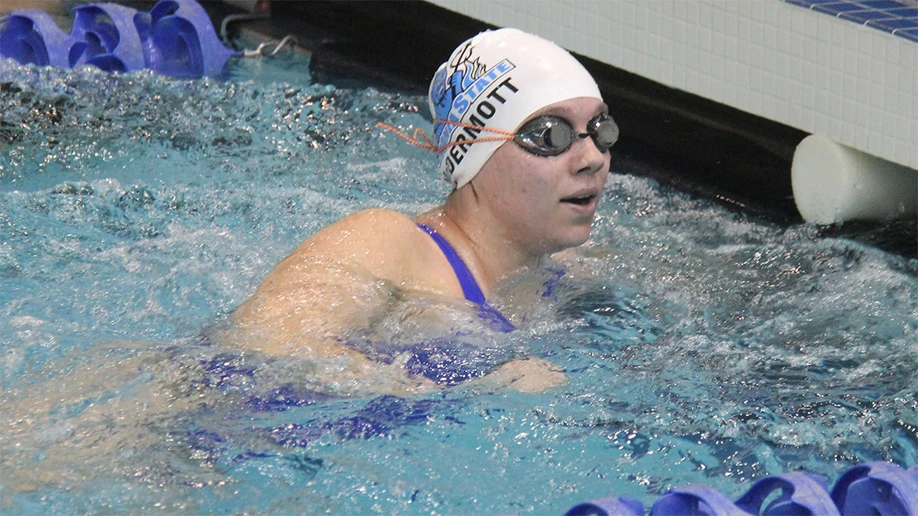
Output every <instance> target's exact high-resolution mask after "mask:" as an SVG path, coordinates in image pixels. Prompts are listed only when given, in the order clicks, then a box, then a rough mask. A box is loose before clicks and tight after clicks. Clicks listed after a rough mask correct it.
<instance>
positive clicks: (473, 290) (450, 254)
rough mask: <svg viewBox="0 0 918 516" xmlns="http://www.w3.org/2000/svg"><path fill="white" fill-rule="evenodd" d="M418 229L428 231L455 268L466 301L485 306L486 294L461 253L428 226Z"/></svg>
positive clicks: (422, 225) (421, 225)
mask: <svg viewBox="0 0 918 516" xmlns="http://www.w3.org/2000/svg"><path fill="white" fill-rule="evenodd" d="M418 227H419V228H421V229H423V230H424V231H426V232H427V234H428V235H430V238H433V239H434V242H436V243H437V245H438V246H440V250H441V251H443V254H444V255H445V256H446V260H447V261H449V264H450V265H451V266H452V267H453V271H455V272H456V279H458V280H459V285H460V286H462V294H463V295H464V296H465V299H467V300H468V301H471V302H472V303H475V304H478V305H483V304H485V296H484V292H482V291H481V287H479V286H478V282H477V281H475V276H472V271H470V270H469V268H468V266H466V265H465V262H463V261H462V258H460V257H459V253H457V252H456V250H455V249H453V246H451V245H450V244H449V242H447V241H446V239H445V238H443V236H442V235H441V234H440V233H437V232H436V231H435V230H434V229H433V228H432V227H430V226H428V225H426V224H418Z"/></svg>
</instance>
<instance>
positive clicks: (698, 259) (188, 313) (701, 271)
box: [0, 54, 918, 514]
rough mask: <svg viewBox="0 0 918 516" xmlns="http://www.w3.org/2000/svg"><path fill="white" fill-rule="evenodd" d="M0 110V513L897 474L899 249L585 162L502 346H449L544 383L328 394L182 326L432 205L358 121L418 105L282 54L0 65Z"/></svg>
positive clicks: (489, 339)
mask: <svg viewBox="0 0 918 516" xmlns="http://www.w3.org/2000/svg"><path fill="white" fill-rule="evenodd" d="M254 77H257V79H253V78H254ZM0 104H2V111H0V113H2V114H0V349H2V359H0V371H2V374H0V388H2V392H0V418H2V427H0V451H2V453H0V512H2V513H32V514H45V513H51V512H54V513H97V512H113V511H123V512H132V513H134V512H162V511H165V512H167V513H171V512H196V513H197V512H209V513H232V514H238V513H244V512H259V513H260V512H281V513H284V512H288V513H290V512H297V513H300V512H308V513H313V512H315V513H318V512H341V511H352V512H357V513H385V514H390V513H407V514H411V513H435V514H457V513H482V514H506V513H530V512H533V513H562V512H563V511H565V510H566V509H568V508H569V507H571V506H572V505H574V504H575V503H577V502H580V501H583V500H589V499H593V498H598V497H604V496H610V495H613V494H614V495H617V496H630V497H635V498H639V499H641V500H643V501H644V502H645V506H647V505H649V504H648V502H649V501H651V500H652V499H653V498H655V497H656V496H657V495H659V494H661V493H662V492H665V491H666V490H667V489H669V488H671V487H675V486H680V485H684V484H687V483H704V484H707V485H712V486H714V487H717V488H718V489H720V490H721V491H722V492H724V493H725V494H728V495H730V496H732V497H736V496H738V495H739V494H741V493H743V492H744V491H745V490H746V489H747V488H748V487H749V486H750V485H751V483H752V481H753V480H754V479H757V478H761V477H763V476H765V475H767V474H772V473H783V472H787V471H791V470H797V469H801V468H806V469H808V470H810V471H813V472H816V473H820V474H823V475H825V476H827V477H828V478H829V479H830V481H831V480H834V479H835V478H837V476H838V475H839V474H840V473H841V472H842V471H844V470H845V469H847V468H848V467H850V466H852V465H855V464H859V463H862V462H865V461H869V460H892V461H895V462H897V463H898V464H899V465H901V466H904V467H911V466H914V465H916V464H918V459H916V457H918V453H916V452H918V374H916V371H918V338H916V330H918V260H914V259H908V258H903V257H901V256H898V255H893V254H887V253H884V252H882V251H880V250H877V249H874V248H871V247H867V246H864V245H862V244H858V243H855V242H852V241H848V240H844V239H837V238H826V237H823V236H820V232H819V231H818V229H817V228H815V227H812V226H807V225H794V226H789V227H787V226H779V225H775V224H772V223H769V222H767V221H762V220H757V219H755V218H753V217H751V216H749V215H745V214H742V213H737V212H733V211H728V210H726V209H724V208H723V207H721V206H719V205H717V204H714V203H712V202H710V201H707V200H704V199H697V198H693V197H690V196H687V195H685V194H683V193H680V192H677V191H674V190H671V189H669V188H666V187H663V186H661V185H659V184H657V183H656V182H654V181H652V180H649V179H646V178H640V177H632V176H627V175H623V174H618V173H615V172H616V170H615V163H614V155H613V174H612V175H611V176H610V179H609V184H608V186H607V188H606V192H605V195H604V199H603V203H602V205H601V207H600V211H599V215H598V218H597V221H596V225H595V233H594V239H593V240H592V242H591V243H590V244H588V246H587V247H586V248H585V249H584V250H583V251H584V252H583V253H582V256H581V257H580V258H579V259H577V261H576V263H575V265H574V269H575V270H576V271H577V273H576V274H572V275H570V276H569V277H568V278H567V279H565V280H564V281H563V282H562V284H561V286H560V288H559V289H558V291H557V292H556V294H555V295H554V296H553V297H552V298H550V299H545V300H543V302H542V303H541V304H539V305H538V306H537V307H536V308H535V309H534V310H533V312H532V314H531V316H530V320H529V321H528V323H526V324H525V325H524V326H523V327H522V328H521V329H520V330H519V331H517V332H514V333H512V334H510V335H506V336H494V335H490V334H474V333H473V334H471V335H466V336H464V337H462V339H464V341H465V342H466V343H468V342H471V343H473V344H476V345H481V346H482V347H483V348H486V349H490V348H494V349H512V350H513V351H514V352H518V353H526V354H534V355H538V356H542V357H544V358H546V359H547V360H550V361H552V362H553V363H555V364H558V365H560V366H562V367H563V368H564V369H565V371H566V374H567V377H568V383H567V384H566V385H565V386H563V387H560V388H558V389H554V390H551V391H549V392H546V393H543V394H521V393H516V392H512V391H491V390H488V389H482V388H476V387H474V386H459V387H457V388H453V389H450V390H446V391H442V392H438V393H434V394H428V395H421V396H416V397H413V398H396V397H390V396H376V397H352V398H341V397H337V396H331V395H329V394H328V393H327V392H325V391H323V390H322V389H320V388H318V385H319V384H320V383H321V379H322V373H323V371H324V370H323V369H322V367H326V366H323V365H317V364H310V363H305V362H301V361H296V360H282V359H275V360H268V359H264V358H261V357H258V356H254V355H243V354H239V353H236V352H233V351H232V350H228V349H222V348H220V347H219V346H216V345H215V346H202V345H200V344H199V343H197V342H196V340H195V337H196V335H198V333H199V332H200V331H201V329H202V328H205V327H207V326H208V325H211V324H213V323H214V322H215V321H219V320H220V319H221V318H222V317H223V316H225V315H226V314H227V313H229V312H230V311H231V310H232V309H233V308H234V307H235V306H237V305H238V304H239V303H241V302H242V301H243V300H244V299H246V298H247V297H248V296H249V295H251V293H252V292H253V291H254V289H255V287H256V286H257V285H258V284H259V283H260V281H261V279H262V278H264V276H265V275H266V274H267V273H268V272H269V271H270V270H271V268H272V267H273V265H274V264H275V263H276V262H277V261H278V260H280V259H281V258H282V257H283V256H285V255H286V254H287V253H289V252H290V251H291V250H292V249H293V248H294V247H295V246H296V245H297V244H298V243H299V242H300V241H301V240H302V239H303V238H305V237H306V236H308V235H309V234H311V233H312V232H314V231H316V230H317V229H318V228H320V227H322V226H324V225H326V224H328V223H329V222H331V221H333V220H336V219H337V218H339V217H341V216H343V215H345V214H347V213H351V212H353V211H355V210H359V209H363V208H370V207H380V206H385V207H389V208H393V209H397V210H401V211H403V212H405V213H417V212H420V211H423V210H425V209H427V208H429V207H430V206H432V205H434V204H436V203H438V202H440V201H441V200H442V199H443V197H444V196H445V195H446V193H447V192H448V185H446V184H445V183H444V182H442V181H441V180H439V179H438V178H437V176H436V174H435V172H434V170H433V162H432V157H431V156H429V155H427V154H426V152H425V151H422V150H418V149H414V148H412V147H410V146H408V145H405V144H404V143H402V142H401V141H400V140H398V139H397V138H394V137H393V136H391V135H390V134H386V133H382V132H381V131H380V130H378V129H377V128H376V127H375V124H376V122H378V121H384V122H387V123H391V124H396V125H401V126H406V127H407V126H409V125H412V124H414V125H423V126H425V127H426V124H427V122H425V120H424V118H423V116H422V115H421V114H420V113H422V112H423V111H424V110H425V109H426V108H425V101H424V99H423V98H421V97H417V96H413V95H408V94H399V93H391V92H390V93H383V92H379V91H375V90H373V89H370V88H366V89H344V88H335V87H334V86H326V85H315V84H311V83H310V78H309V72H308V62H307V61H306V60H304V59H302V58H298V57H296V56H294V55H292V54H287V55H284V56H282V57H280V58H278V59H274V60H247V61H236V62H233V64H232V69H231V73H230V77H229V78H228V80H226V81H215V80H194V81H177V80H172V79H165V78H162V77H155V76H152V75H147V74H144V73H140V74H131V75H105V74H103V73H100V72H96V71H93V70H75V71H74V70H50V69H35V68H26V67H20V66H18V65H15V64H14V63H12V62H9V61H0ZM610 105H611V111H612V113H613V114H614V113H615V102H614V99H612V100H611V102H610ZM622 130H623V132H624V133H627V128H622ZM399 321H400V320H399V319H398V318H397V317H396V318H394V319H393V320H391V321H386V324H387V325H389V326H391V327H395V329H392V328H388V330H387V331H391V332H394V333H398V331H399V330H401V328H398V325H399ZM205 369H206V370H208V371H209V372H206V371H205Z"/></svg>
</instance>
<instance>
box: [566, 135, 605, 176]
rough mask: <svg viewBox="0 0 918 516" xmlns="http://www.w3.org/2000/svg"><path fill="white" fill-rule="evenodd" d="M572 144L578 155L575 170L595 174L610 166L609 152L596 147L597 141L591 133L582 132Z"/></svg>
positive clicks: (572, 150)
mask: <svg viewBox="0 0 918 516" xmlns="http://www.w3.org/2000/svg"><path fill="white" fill-rule="evenodd" d="M577 136H578V138H577V140H576V141H574V143H573V144H572V146H571V147H572V148H571V149H570V151H571V152H573V153H574V154H575V156H576V166H575V167H574V170H575V171H576V173H577V174H595V173H596V172H599V171H600V170H602V169H603V167H606V168H608V167H609V153H608V152H600V151H599V148H598V147H596V142H594V141H593V138H591V137H590V135H589V134H586V133H581V134H578V135H577Z"/></svg>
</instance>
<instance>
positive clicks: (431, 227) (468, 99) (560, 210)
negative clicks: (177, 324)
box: [229, 29, 618, 393]
mask: <svg viewBox="0 0 918 516" xmlns="http://www.w3.org/2000/svg"><path fill="white" fill-rule="evenodd" d="M429 102H430V108H431V112H432V114H433V117H434V119H435V122H434V133H435V136H434V140H435V141H430V140H429V139H427V138H426V137H425V140H426V141H427V143H426V144H425V143H421V142H418V141H416V140H414V141H413V143H416V144H419V145H422V146H425V147H427V148H429V149H431V150H433V151H435V152H436V153H437V158H438V164H437V168H438V170H439V172H441V173H442V175H443V176H444V177H445V178H447V179H448V180H449V181H451V182H452V183H453V184H454V185H455V189H454V190H453V191H452V192H451V193H450V194H449V196H448V197H447V199H446V201H445V203H444V204H443V205H441V206H438V207H436V208H434V209H432V210H430V211H427V212H425V213H422V214H420V215H417V216H416V217H415V218H411V217H409V216H406V215H404V214H402V213H398V212H395V211H392V210H387V209H374V210H367V211H361V212H358V213H354V214H352V215H349V216H347V217H345V218H343V219H341V220H340V221H338V222H336V223H334V224H332V225H330V226H328V227H326V228H324V229H322V230H320V231H319V232H317V233H316V234H314V235H312V236H311V237H309V238H308V239H306V241H304V242H303V243H302V244H301V245H300V246H299V247H298V248H297V249H296V250H295V251H294V252H293V253H292V254H290V255H289V256H288V257H286V258H285V259H284V260H283V261H281V262H280V263H279V264H278V265H277V267H276V268H275V269H274V270H273V271H272V272H271V274H270V275H269V276H268V277H267V278H266V279H265V280H264V282H263V283H262V285H261V286H260V287H259V288H258V290H257V292H256V293H255V294H254V295H253V296H252V297H251V298H250V299H248V300H247V301H245V302H244V303H243V304H242V305H241V306H240V307H239V308H238V309H237V310H236V311H235V312H234V313H233V314H232V316H231V318H230V320H231V322H232V323H233V324H232V328H231V329H230V330H229V331H232V333H233V334H232V336H230V340H232V341H234V342H235V343H236V344H237V345H240V346H242V347H244V348H246V349H255V350H259V351H262V352H265V353H269V354H285V355H294V356H300V357H303V358H308V359H316V360H322V359H334V360H340V359H341V358H342V357H343V358H345V359H346V361H347V362H348V364H347V366H346V367H345V369H346V370H347V371H348V372H349V374H352V375H353V376H354V377H355V378H356V377H364V376H366V375H374V376H375V377H376V378H379V377H380V375H379V374H377V373H378V372H379V371H380V368H385V367H390V369H388V370H387V372H386V374H387V375H388V376H387V378H388V379H389V381H388V382H383V383H382V384H380V383H378V384H377V386H376V388H375V389H374V390H377V392H397V393H410V392H416V391H420V390H426V389H431V388H435V387H436V383H441V384H442V383H448V382H442V381H439V379H438V378H437V377H436V376H434V375H431V374H427V373H426V372H425V371H423V367H422V368H420V369H417V372H419V373H420V374H409V373H410V372H411V371H407V370H406V369H405V367H404V366H405V364H404V361H405V360H409V359H407V358H404V359H402V360H400V361H396V362H402V363H400V364H399V363H396V364H389V366H386V365H385V364H382V363H380V362H379V361H378V360H371V359H369V358H368V356H367V355H366V354H365V353H364V352H363V351H360V350H358V347H356V346H354V345H352V344H350V342H351V341H352V340H354V339H353V335H354V334H355V332H357V333H359V332H361V331H369V330H371V329H372V328H373V326H374V325H375V324H379V321H381V320H383V319H384V318H385V317H386V316H387V314H389V313H391V312H392V311H393V310H394V306H395V305H396V304H397V303H398V302H399V300H400V299H401V298H402V297H403V296H404V294H407V293H411V294H414V295H420V296H427V297H428V298H430V299H438V300H441V301H442V300H455V301H461V300H465V302H467V304H468V305H469V306H473V307H474V311H475V312H476V314H477V316H478V317H479V318H480V320H481V321H483V322H485V324H486V326H488V327H489V328H490V329H491V330H496V331H509V330H510V329H512V328H513V323H512V322H511V321H514V320H516V319H518V314H514V313H503V314H502V313H501V312H499V311H498V310H496V309H495V308H493V307H492V306H491V305H490V304H489V303H488V301H487V300H488V299H491V298H492V296H493V295H494V293H495V291H496V290H497V289H498V287H499V285H500V284H501V283H502V282H506V281H507V280H508V279H509V278H512V277H514V275H518V274H521V271H524V270H538V269H539V265H540V264H541V263H542V262H543V261H544V260H545V259H546V257H548V256H550V255H552V254H553V253H557V252H559V251H562V250H565V249H569V248H572V247H576V246H579V245H581V244H583V243H584V242H585V241H586V240H587V239H588V238H589V235H590V229H591V224H592V221H593V215H594V213H595V211H596V207H597V203H598V202H599V199H600V195H601V193H602V190H603V186H604V185H605V182H606V178H607V175H608V172H609V165H610V164H609V160H610V158H609V152H608V151H609V147H610V146H611V145H612V144H613V143H615V141H616V139H617V138H618V128H617V127H616V126H615V123H614V122H613V121H612V118H611V117H610V116H609V115H608V108H607V106H606V105H605V104H604V103H603V101H602V97H601V95H600V93H599V88H598V87H597V85H596V82H595V81H594V80H593V78H592V77H591V76H590V74H589V72H587V71H586V69H584V68H583V66H582V65H581V64H580V63H579V62H578V61H577V60H576V59H575V58H574V57H573V56H571V55H570V54H569V53H568V52H566V51H565V50H563V49H561V48H560V47H558V46H556V45H555V44H553V43H551V42H548V41H546V40H544V39H541V38H539V37H536V36H533V35H530V34H526V33H523V32H521V31H518V30H516V29H501V30H495V31H487V32H483V33H481V34H479V35H477V36H475V37H473V38H471V39H470V40H468V41H466V42H464V43H463V44H462V45H460V46H459V47H458V48H457V49H456V50H455V51H454V52H453V54H452V56H451V57H450V59H449V61H448V62H446V63H444V64H443V65H441V66H440V68H439V69H438V70H437V73H436V75H435V76H434V78H433V80H432V82H431V85H430V92H429ZM402 136H403V137H405V138H406V139H408V138H407V137H406V136H404V135H402ZM409 140H410V139H409ZM454 322H455V321H454ZM441 332H442V333H446V332H447V330H446V329H445V328H443V329H441ZM398 371H401V372H400V373H399V372H398ZM471 376H475V375H471ZM483 381H492V382H496V384H498V385H508V384H509V385H511V386H512V387H515V388H517V389H520V390H524V391H533V390H542V389H546V388H549V387H552V386H556V385H559V384H561V383H563V382H564V375H563V373H562V372H560V371H559V370H557V369H556V368H555V367H553V366H552V365H550V364H549V363H548V362H546V361H544V360H541V359H534V358H530V359H521V360H513V361H510V362H507V363H505V364H503V365H501V366H500V367H498V368H496V370H494V371H492V372H490V374H488V375H487V376H486V378H484V379H483Z"/></svg>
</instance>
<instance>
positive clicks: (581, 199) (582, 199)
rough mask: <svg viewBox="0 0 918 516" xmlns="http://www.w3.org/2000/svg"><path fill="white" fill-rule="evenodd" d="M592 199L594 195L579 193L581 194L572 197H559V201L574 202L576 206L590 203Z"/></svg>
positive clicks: (594, 197)
mask: <svg viewBox="0 0 918 516" xmlns="http://www.w3.org/2000/svg"><path fill="white" fill-rule="evenodd" d="M593 199H596V196H595V195H581V196H574V197H565V198H564V199H561V202H566V203H570V204H576V205H578V206H586V205H588V204H590V203H591V202H593Z"/></svg>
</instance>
